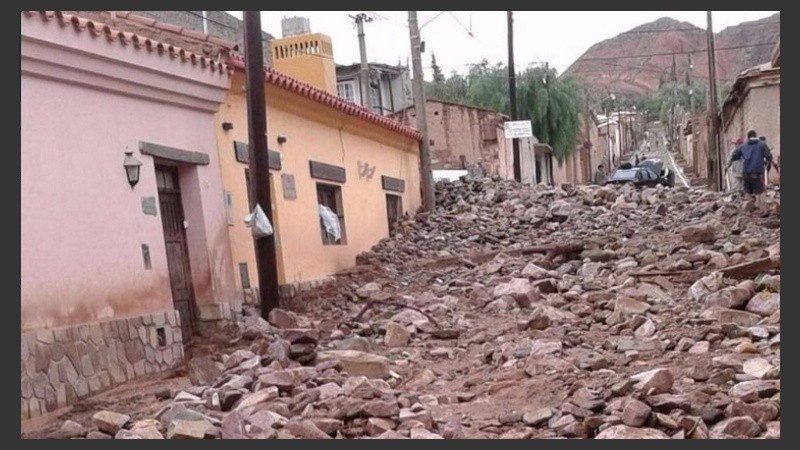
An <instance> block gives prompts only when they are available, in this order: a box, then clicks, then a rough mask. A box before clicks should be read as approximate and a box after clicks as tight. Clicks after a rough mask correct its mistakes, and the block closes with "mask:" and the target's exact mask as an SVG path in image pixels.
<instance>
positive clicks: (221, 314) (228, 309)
mask: <svg viewBox="0 0 800 450" xmlns="http://www.w3.org/2000/svg"><path fill="white" fill-rule="evenodd" d="M197 310H198V312H199V313H200V320H201V321H216V320H224V321H234V322H235V321H236V320H238V319H239V318H240V317H241V315H242V302H240V301H233V302H229V303H214V304H213V305H201V306H200V305H199V306H198V307H197Z"/></svg>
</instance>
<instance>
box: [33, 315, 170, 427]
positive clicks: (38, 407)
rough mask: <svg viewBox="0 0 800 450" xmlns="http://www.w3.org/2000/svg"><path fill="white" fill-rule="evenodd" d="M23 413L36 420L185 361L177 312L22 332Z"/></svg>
mask: <svg viewBox="0 0 800 450" xmlns="http://www.w3.org/2000/svg"><path fill="white" fill-rule="evenodd" d="M21 343H22V344H21V347H22V352H21V360H22V365H21V367H22V370H21V388H22V397H21V408H22V410H21V416H22V420H25V419H30V418H35V417H37V416H41V415H44V414H47V413H50V412H53V411H55V410H57V409H60V408H64V407H66V406H69V405H72V404H75V403H76V402H77V401H79V400H81V399H83V398H86V397H89V396H90V395H95V394H97V393H99V392H101V391H104V390H106V389H109V388H111V387H113V386H116V385H118V384H121V383H125V382H127V381H130V380H133V379H135V378H139V377H142V376H144V375H148V374H153V373H157V372H161V371H164V370H168V369H170V368H172V367H175V365H177V364H178V363H179V362H180V361H181V360H182V359H183V336H182V335H181V327H180V316H179V314H178V311H166V312H162V313H156V314H148V315H144V316H139V317H133V318H128V319H119V320H113V321H109V322H103V323H95V324H84V325H78V326H74V327H67V328H59V329H45V330H36V331H30V332H27V333H23V334H22V336H21Z"/></svg>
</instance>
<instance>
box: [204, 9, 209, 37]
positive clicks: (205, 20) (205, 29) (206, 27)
mask: <svg viewBox="0 0 800 450" xmlns="http://www.w3.org/2000/svg"><path fill="white" fill-rule="evenodd" d="M203 33H205V34H208V11H203Z"/></svg>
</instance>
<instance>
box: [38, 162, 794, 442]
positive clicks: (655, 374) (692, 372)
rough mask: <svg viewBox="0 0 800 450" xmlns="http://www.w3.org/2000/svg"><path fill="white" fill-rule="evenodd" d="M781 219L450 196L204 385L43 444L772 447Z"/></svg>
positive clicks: (159, 394)
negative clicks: (573, 442) (723, 441)
mask: <svg viewBox="0 0 800 450" xmlns="http://www.w3.org/2000/svg"><path fill="white" fill-rule="evenodd" d="M767 205H768V210H767V211H758V210H753V208H752V205H744V204H743V203H742V201H741V200H739V199H734V198H732V197H731V196H729V195H725V194H721V193H716V192H710V191H707V190H704V189H697V190H690V189H688V188H684V187H676V188H674V189H669V188H662V187H661V186H659V187H658V188H655V189H650V188H648V189H644V190H636V189H634V188H632V187H623V188H619V189H617V188H611V187H597V186H569V185H564V186H561V187H550V186H544V185H539V186H535V187H529V186H521V185H520V184H517V183H516V182H513V181H496V180H492V179H489V178H485V179H473V180H469V179H467V180H465V181H456V182H439V183H438V184H437V208H436V211H435V213H433V214H430V215H426V214H420V215H418V216H417V217H416V218H414V219H413V220H408V221H406V222H404V223H402V224H401V225H400V228H399V231H398V235H397V236H395V237H394V238H392V239H386V240H384V241H382V242H381V243H379V244H378V245H376V246H375V247H374V248H373V251H372V252H370V253H368V254H363V255H361V256H360V257H359V261H358V263H359V264H358V265H357V266H356V267H354V268H353V269H351V270H347V271H345V272H343V273H341V274H339V275H338V276H337V277H336V281H335V282H332V283H330V284H328V285H325V286H323V287H320V288H318V289H315V290H311V291H306V292H303V293H301V295H300V296H299V297H298V298H296V299H294V301H293V302H292V304H291V305H285V308H284V309H279V310H274V311H273V312H272V313H271V315H270V321H269V322H267V321H264V320H263V319H261V318H259V317H258V315H257V313H256V312H253V311H249V312H250V314H249V315H247V316H246V317H245V318H244V320H243V321H242V322H241V323H240V324H239V328H240V329H239V330H238V331H237V332H236V333H234V334H235V335H232V336H229V337H226V339H228V338H230V340H229V341H227V345H225V346H220V347H208V348H206V349H205V351H199V350H195V351H192V352H190V351H189V349H187V355H191V356H192V357H191V359H189V360H188V361H187V367H186V369H185V374H186V377H188V380H189V381H190V383H191V384H190V383H189V382H186V378H183V379H182V380H183V381H182V382H175V380H173V381H172V382H167V381H157V382H151V383H150V384H149V385H148V386H150V388H149V390H147V389H144V388H143V389H138V390H137V389H133V390H131V391H130V394H128V395H129V397H124V396H122V397H118V400H117V401H95V403H93V404H92V403H87V405H86V406H84V407H76V408H74V409H73V411H72V412H70V413H67V414H65V415H64V416H62V417H61V418H60V419H59V420H58V421H57V422H55V423H53V424H52V425H51V426H49V427H48V428H47V429H45V430H40V431H38V432H36V433H34V434H32V435H31V436H29V437H69V438H111V437H115V438H117V439H139V438H162V437H163V438H194V439H202V438H225V439H230V438H280V439H282V438H321V439H327V438H383V439H386V438H389V439H393V438H412V439H456V438H501V439H524V438H557V437H559V438H595V439H614V438H653V439H670V438H672V439H707V438H778V437H780V195H779V191H778V190H770V191H769V192H768V193H767ZM134 396H135V397H136V398H135V401H133V400H131V399H132V398H133V397H134ZM142 405H146V407H140V406H142ZM79 406H80V405H79ZM34 435H35V436H34Z"/></svg>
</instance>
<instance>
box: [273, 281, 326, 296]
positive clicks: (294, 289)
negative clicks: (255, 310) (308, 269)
mask: <svg viewBox="0 0 800 450" xmlns="http://www.w3.org/2000/svg"><path fill="white" fill-rule="evenodd" d="M331 280H333V278H332V277H326V278H319V279H316V280H308V281H300V282H297V283H291V284H283V285H281V286H279V287H278V293H279V295H280V297H281V299H282V300H283V299H287V300H289V299H292V298H294V296H296V295H297V294H298V293H300V292H303V291H308V290H311V289H315V288H318V287H320V286H322V285H323V284H325V283H328V282H330V281H331Z"/></svg>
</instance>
